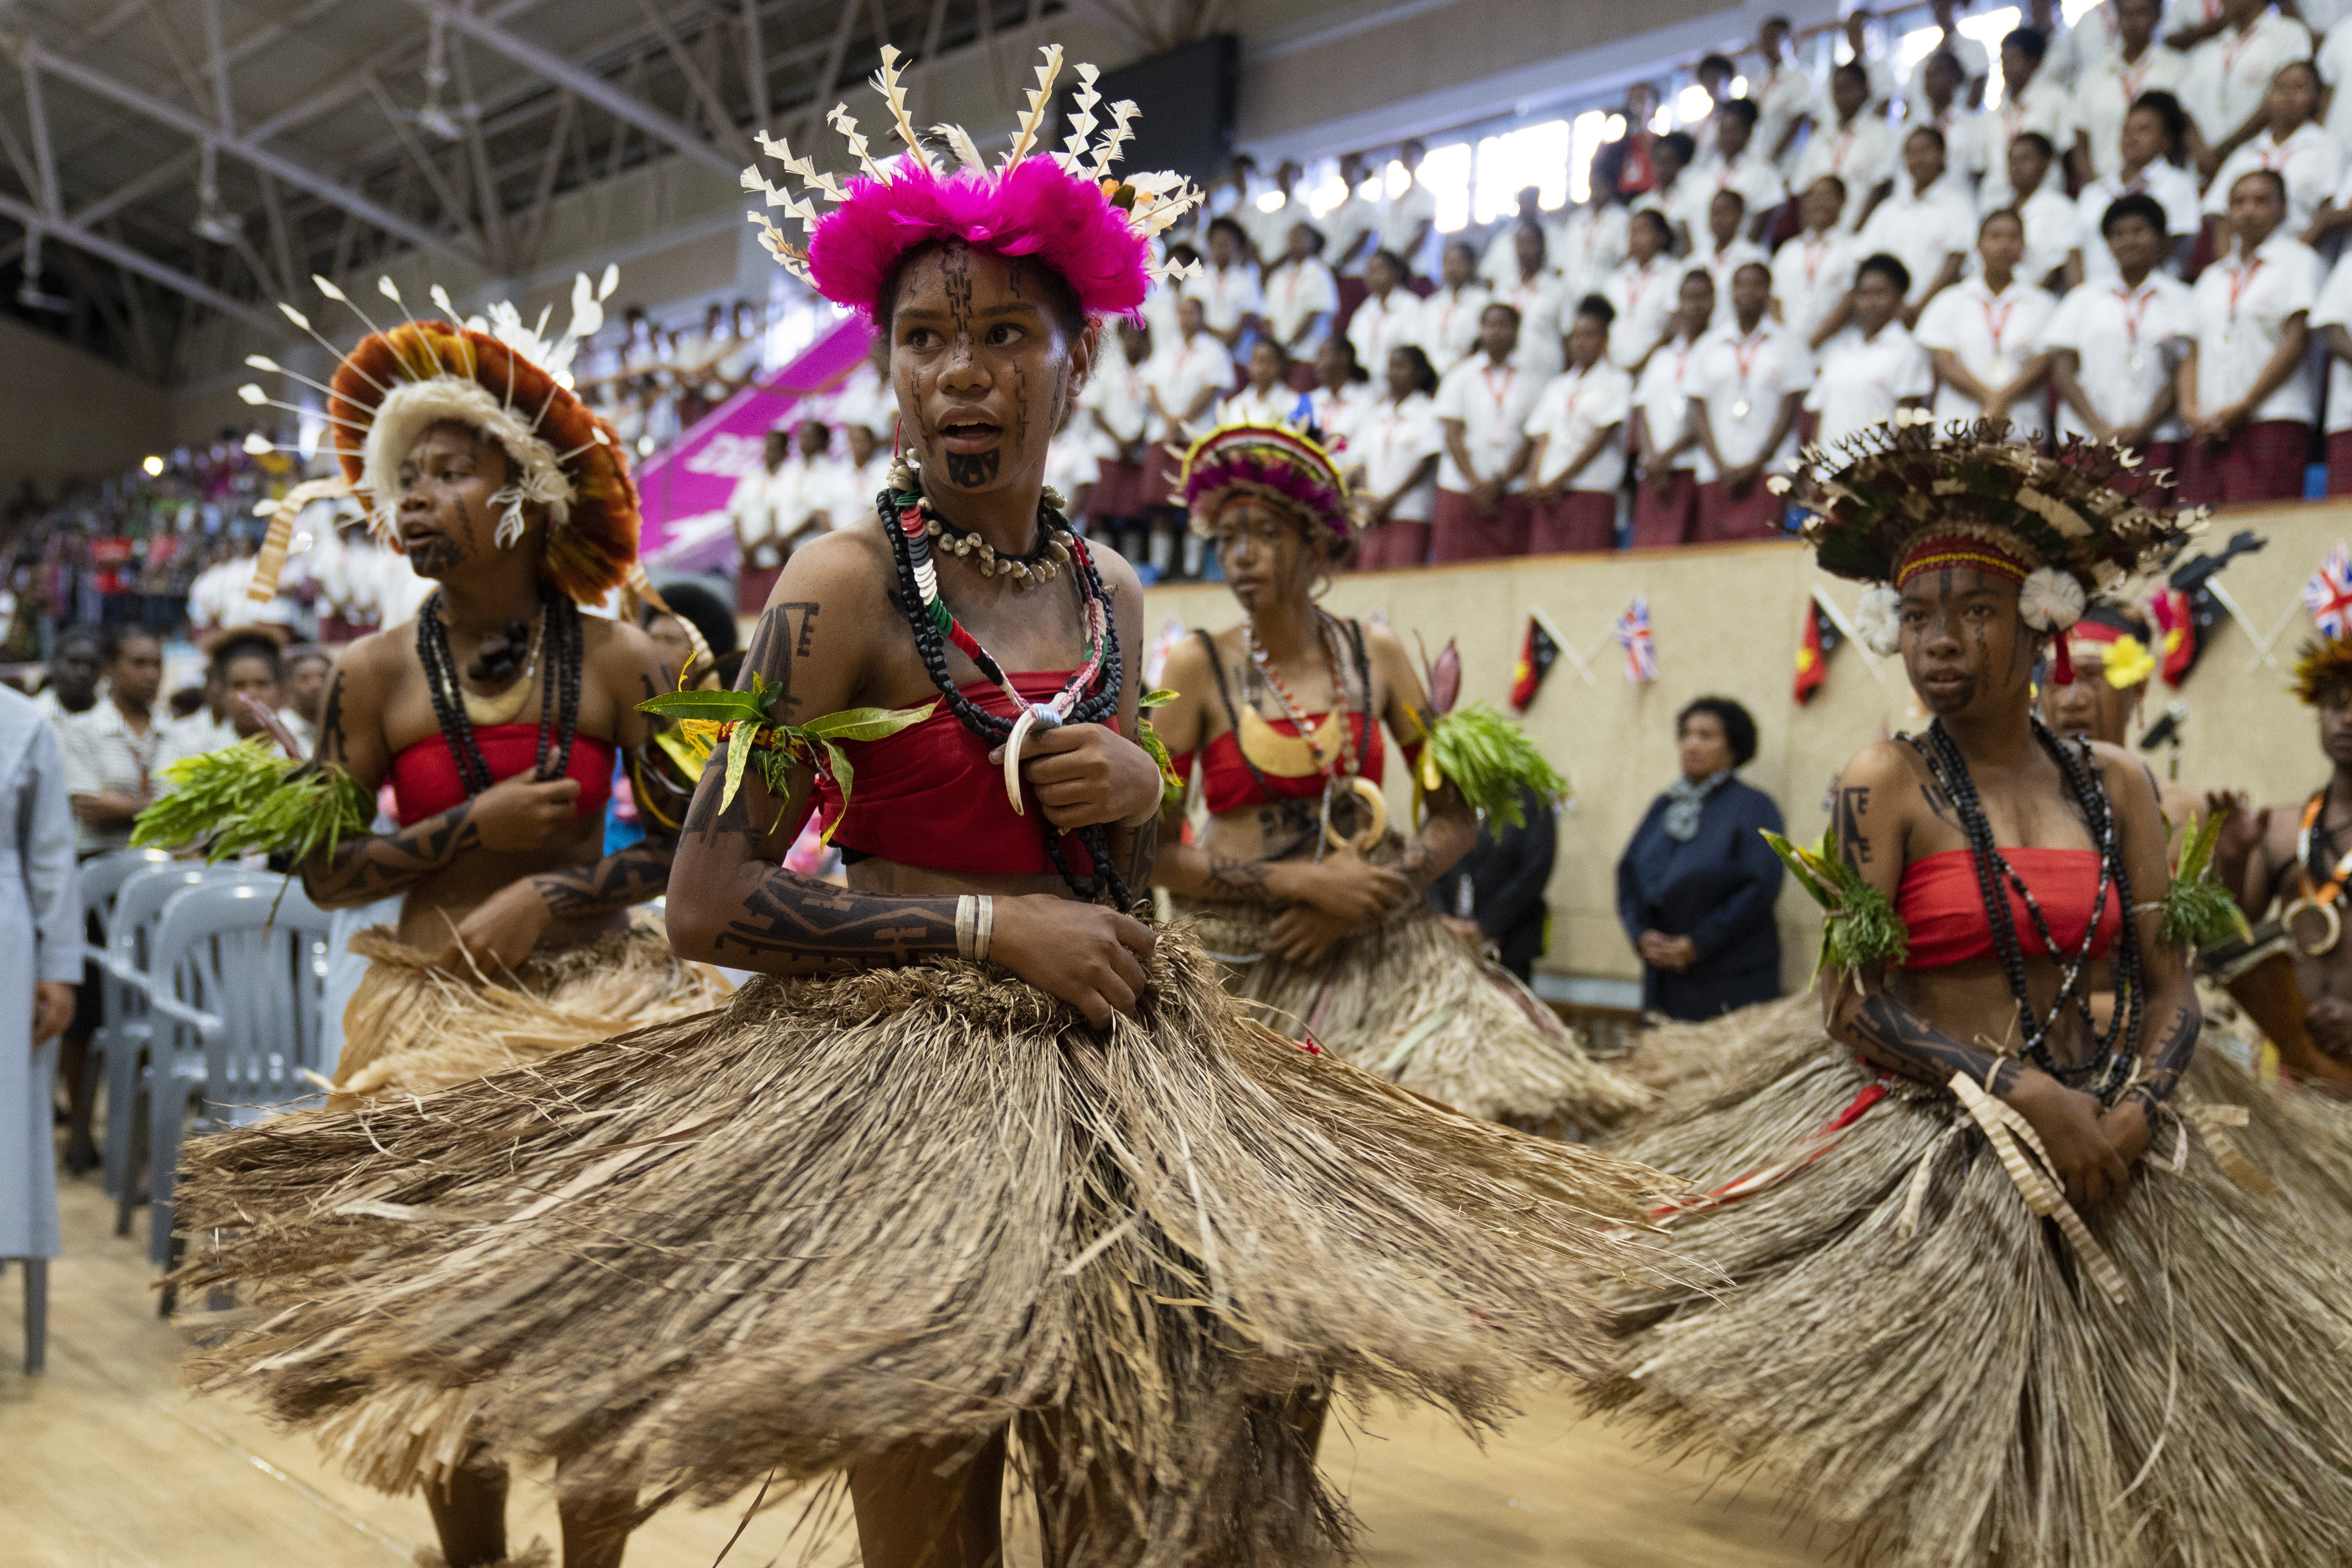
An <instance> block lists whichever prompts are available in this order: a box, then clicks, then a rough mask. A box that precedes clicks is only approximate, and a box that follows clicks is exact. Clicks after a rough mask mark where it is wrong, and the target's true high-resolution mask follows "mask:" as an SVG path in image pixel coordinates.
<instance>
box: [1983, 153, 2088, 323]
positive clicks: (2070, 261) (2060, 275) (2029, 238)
mask: <svg viewBox="0 0 2352 1568" xmlns="http://www.w3.org/2000/svg"><path fill="white" fill-rule="evenodd" d="M2056 161H2057V153H2056V149H2054V148H2053V147H2052V146H2051V145H2050V139H2049V138H2048V137H2046V136H2044V135H2042V132H2039V131H2029V132H2025V133H2024V134H2023V135H2021V136H2020V137H2019V138H2018V139H2017V140H2016V141H2014V142H2011V143H2010V144H2009V184H2010V191H2011V197H2010V210H2011V211H2012V212H2014V213H2016V214H2017V217H2018V221H2019V222H2020V223H2021V224H2022V225H2024V226H2025V255H2024V258H2022V259H2021V260H2020V261H2019V262H2018V264H2017V275H2018V276H2019V277H2020V278H2021V279H2025V281H2026V282H2028V283H2030V284H2032V286H2033V287H2035V288H2037V289H2050V290H2051V291H2052V292H2053V293H2058V294H2063V293H2064V292H2065V291H2066V290H2067V289H2070V288H2072V287H2074V285H2075V284H2077V283H2079V282H2081V281H2082V280H2083V256H2082V250H2083V238H2082V233H2081V229H2080V220H2079V219H2078V217H2077V216H2076V215H2075V211H2074V203H2073V202H2072V201H2071V200H2069V199H2068V198H2067V195H2066V189H2065V181H2064V179H2063V176H2061V175H2059V174H2057V173H2056V171H2055V170H2053V168H2052V164H2053V163H2055V162H2056ZM1995 210H1997V209H1995ZM1988 216H1990V213H1989V214H1988ZM1979 237H1981V230H1979Z"/></svg>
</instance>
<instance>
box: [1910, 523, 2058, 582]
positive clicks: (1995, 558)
mask: <svg viewBox="0 0 2352 1568" xmlns="http://www.w3.org/2000/svg"><path fill="white" fill-rule="evenodd" d="M1948 567H1950V568H1957V567H1974V568H1975V569H1976V570H1978V571H1979V572H1990V573H1991V574H1994V575H1995V576H1999V577H2006V578H2008V579H2009V580H2010V581H2011V582H2012V583H2022V582H2024V581H2025V577H2026V574H2027V572H2028V571H2029V570H2030V568H2029V567H2028V566H2027V565H2026V564H2025V563H2024V562H2022V561H2021V560H2019V559H2018V558H2017V557H2016V556H2015V555H2014V554H2012V553H2011V552H2009V551H2007V550H2004V549H2002V548H2001V547H2000V545H1999V544H1997V543H1995V542H1993V541H1991V540H1990V539H1988V538H1986V537H1984V536H1982V535H1981V534H1977V533H1931V534H1929V535H1927V537H1926V538H1924V539H1921V540H1919V541H1918V542H1916V543H1915V544H1913V545H1912V546H1911V548H1910V549H1909V551H1908V552H1906V553H1905V555H1904V557H1903V563H1902V564H1901V565H1899V566H1897V567H1896V568H1895V588H1896V589H1897V590H1900V589H1901V588H1902V587H1903V585H1904V584H1906V583H1908V582H1910V581H1911V579H1912V578H1914V577H1916V576H1917V575H1919V574H1921V573H1922V572H1939V571H1943V570H1945V569H1946V568H1948Z"/></svg>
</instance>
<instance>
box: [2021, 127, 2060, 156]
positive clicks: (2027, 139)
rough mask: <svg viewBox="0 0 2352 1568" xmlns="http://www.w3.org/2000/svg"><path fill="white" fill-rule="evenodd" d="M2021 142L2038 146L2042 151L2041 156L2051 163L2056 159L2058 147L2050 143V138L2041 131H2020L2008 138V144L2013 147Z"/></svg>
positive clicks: (2030, 145)
mask: <svg viewBox="0 0 2352 1568" xmlns="http://www.w3.org/2000/svg"><path fill="white" fill-rule="evenodd" d="M2019 142H2024V143H2025V144H2026V145H2027V146H2029V147H2038V148H2040V149H2041V151H2042V157H2043V158H2045V159H2047V160H2048V161H2050V162H2051V163H2056V162H2057V161H2058V149H2057V148H2055V147H2053V146H2052V145H2050V138H2049V137H2047V136H2044V135H2043V134H2042V132H2039V131H2021V132H2018V133H2017V134H2016V135H2015V136H2012V137H2011V138H2010V142H2009V144H2010V145H2011V146H2012V147H2014V146H2016V145H2017V144H2018V143H2019Z"/></svg>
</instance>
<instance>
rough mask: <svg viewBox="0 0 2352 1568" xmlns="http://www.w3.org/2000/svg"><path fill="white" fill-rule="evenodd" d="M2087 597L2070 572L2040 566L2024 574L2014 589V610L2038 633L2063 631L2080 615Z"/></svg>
mask: <svg viewBox="0 0 2352 1568" xmlns="http://www.w3.org/2000/svg"><path fill="white" fill-rule="evenodd" d="M2087 603H2089V598H2088V596H2087V595H2084V592H2083V584H2080V583H2078V582H2076V581H2075V580H2074V574H2073V573H2071V572H2061V571H2060V570H2058V568H2056V567H2055V566H2040V567H2036V568H2035V569H2034V570H2033V571H2032V572H2030V573H2028V574H2026V577H2025V585H2024V586H2023V587H2021V588H2020V589H2019V590H2018V591H2017V613H2018V616H2020V618H2021V619H2022V620H2023V621H2024V622H2025V624H2026V625H2027V626H2032V628H2033V629H2034V630H2035V631H2037V632H2063V631H2064V630H2065V629H2066V628H2067V627H2069V626H2073V625H2074V623H2075V622H2076V621H2079V620H2081V619H2082V618H2083V606H2084V605H2085V604H2087Z"/></svg>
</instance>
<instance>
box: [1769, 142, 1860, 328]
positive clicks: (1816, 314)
mask: <svg viewBox="0 0 2352 1568" xmlns="http://www.w3.org/2000/svg"><path fill="white" fill-rule="evenodd" d="M1845 200H1846V191H1845V182H1844V181H1843V180H1841V179H1839V178H1838V177H1837V176H1836V175H1835V174H1823V175H1822V177H1821V178H1820V179H1818V180H1815V181H1814V182H1813V183H1812V185H1811V188H1809V189H1808V190H1807V191H1806V192H1805V193H1804V194H1803V195H1801V197H1799V198H1798V202H1797V210H1798V212H1799V213H1801V215H1802V216H1803V217H1804V220H1805V227H1804V232H1803V233H1801V234H1800V235H1798V236H1797V237H1795V238H1794V239H1791V240H1790V241H1789V242H1788V243H1787V244H1785V245H1783V246H1781V247H1780V249H1778V250H1776V251H1774V252H1773V253H1772V300H1773V304H1774V306H1775V308H1776V310H1777V313H1778V314H1779V316H1780V320H1781V321H1782V322H1783V323H1785V324H1786V325H1787V326H1788V328H1789V329H1790V331H1793V332H1795V333H1796V334H1797V335H1798V337H1800V338H1801V339H1802V340H1803V341H1804V343H1805V348H1806V350H1807V352H1808V353H1818V352H1819V351H1820V349H1821V346H1822V344H1823V343H1824V342H1828V341H1829V338H1830V335H1831V334H1832V333H1833V332H1835V331H1837V330H1838V328H1839V327H1841V326H1843V325H1844V322H1845V310H1844V305H1845V295H1846V290H1847V289H1851V288H1853V266H1854V263H1855V262H1856V261H1858V260H1860V259H1861V258H1862V252H1861V251H1860V250H1859V249H1857V248H1856V247H1855V244H1854V240H1853V236H1851V235H1848V234H1846V233H1844V232H1843V230H1841V229H1840V228H1839V227H1838V213H1839V211H1840V210H1841V209H1842V208H1843V206H1844V205H1845Z"/></svg>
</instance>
